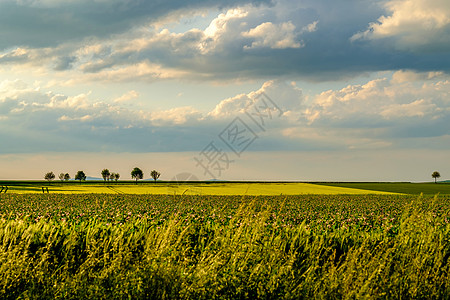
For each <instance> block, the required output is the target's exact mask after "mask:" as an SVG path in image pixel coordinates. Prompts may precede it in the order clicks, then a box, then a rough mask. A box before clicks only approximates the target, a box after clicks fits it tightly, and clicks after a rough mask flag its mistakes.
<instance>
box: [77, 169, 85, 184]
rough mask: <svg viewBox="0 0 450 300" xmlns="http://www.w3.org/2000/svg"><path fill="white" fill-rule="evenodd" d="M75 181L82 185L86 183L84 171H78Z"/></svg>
mask: <svg viewBox="0 0 450 300" xmlns="http://www.w3.org/2000/svg"><path fill="white" fill-rule="evenodd" d="M75 180H79V181H80V183H81V181H85V180H86V174H84V172H83V171H78V172H77V174H76V175H75Z"/></svg>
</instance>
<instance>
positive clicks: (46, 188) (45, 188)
mask: <svg viewBox="0 0 450 300" xmlns="http://www.w3.org/2000/svg"><path fill="white" fill-rule="evenodd" d="M45 191H47V194H48V187H45V186H43V187H42V193H44V194H45Z"/></svg>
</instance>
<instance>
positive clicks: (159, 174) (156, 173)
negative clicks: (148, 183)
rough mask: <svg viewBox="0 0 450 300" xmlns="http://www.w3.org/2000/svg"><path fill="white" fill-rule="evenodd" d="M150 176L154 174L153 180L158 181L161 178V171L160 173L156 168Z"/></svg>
mask: <svg viewBox="0 0 450 300" xmlns="http://www.w3.org/2000/svg"><path fill="white" fill-rule="evenodd" d="M150 176H152V178H153V180H154V181H156V180H157V179H158V178H159V176H161V173H159V172H158V171H156V170H153V171H151V172H150Z"/></svg>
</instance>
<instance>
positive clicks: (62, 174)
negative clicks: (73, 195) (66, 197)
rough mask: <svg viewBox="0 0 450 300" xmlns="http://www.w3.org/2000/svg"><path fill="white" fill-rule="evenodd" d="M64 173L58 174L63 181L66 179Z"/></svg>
mask: <svg viewBox="0 0 450 300" xmlns="http://www.w3.org/2000/svg"><path fill="white" fill-rule="evenodd" d="M64 175H65V174H64V173H59V176H58V178H59V180H61V181H64Z"/></svg>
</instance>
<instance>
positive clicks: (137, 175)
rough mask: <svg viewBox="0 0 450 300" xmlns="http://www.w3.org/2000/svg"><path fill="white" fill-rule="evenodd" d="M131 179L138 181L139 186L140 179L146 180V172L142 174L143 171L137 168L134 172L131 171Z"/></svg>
mask: <svg viewBox="0 0 450 300" xmlns="http://www.w3.org/2000/svg"><path fill="white" fill-rule="evenodd" d="M131 178H134V179H136V184H137V182H138V180H139V179H142V178H144V172H142V170H141V169H139V168H138V167H136V168H134V169H133V171H131Z"/></svg>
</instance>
